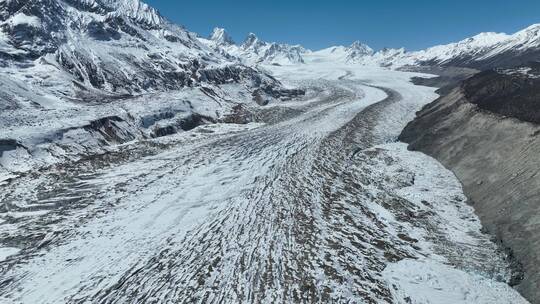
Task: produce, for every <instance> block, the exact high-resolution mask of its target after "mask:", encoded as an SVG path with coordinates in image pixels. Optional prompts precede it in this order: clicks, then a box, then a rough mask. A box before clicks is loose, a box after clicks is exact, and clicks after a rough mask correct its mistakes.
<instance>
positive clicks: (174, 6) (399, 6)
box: [146, 0, 540, 50]
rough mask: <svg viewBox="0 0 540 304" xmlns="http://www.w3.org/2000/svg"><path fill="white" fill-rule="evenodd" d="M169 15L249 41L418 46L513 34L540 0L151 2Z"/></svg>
mask: <svg viewBox="0 0 540 304" xmlns="http://www.w3.org/2000/svg"><path fill="white" fill-rule="evenodd" d="M146 2H147V3H148V4H150V5H152V6H154V7H155V8H157V9H159V11H160V12H161V14H162V15H164V16H166V17H167V18H169V19H170V20H172V21H174V22H176V23H179V24H181V25H184V26H185V27H186V28H188V29H189V30H191V31H194V32H197V33H199V34H201V35H203V36H207V35H208V34H209V33H210V32H211V31H212V28H213V27H215V26H219V27H224V28H226V29H227V30H228V32H229V33H230V34H231V35H232V37H233V38H234V39H235V40H236V41H237V42H241V41H243V40H244V38H245V36H246V35H247V33H249V32H254V33H255V34H257V36H259V37H260V38H261V39H264V40H267V41H277V42H286V43H293V44H296V43H298V44H302V45H304V46H306V47H308V48H311V49H320V48H324V47H328V46H331V45H338V44H342V45H348V44H350V43H351V42H353V41H355V40H360V41H362V42H365V43H367V44H369V45H370V46H371V47H373V48H375V49H380V48H382V47H401V46H403V47H405V48H406V49H408V50H416V49H421V48H425V47H428V46H432V45H435V44H440V43H447V42H452V41H456V40H460V39H463V38H466V37H469V36H471V35H474V34H476V33H478V32H483V31H495V32H507V33H513V32H515V31H517V30H520V29H522V28H524V27H527V26H528V25H530V24H533V23H540V0H468V1H467V0H401V1H398V0H378V1H362V0H356V1H354V0H332V1H319V0H296V1H295V0H289V1H285V0H272V1H271V0H266V1H262V0H229V1H226V0H221V1H220V0H146Z"/></svg>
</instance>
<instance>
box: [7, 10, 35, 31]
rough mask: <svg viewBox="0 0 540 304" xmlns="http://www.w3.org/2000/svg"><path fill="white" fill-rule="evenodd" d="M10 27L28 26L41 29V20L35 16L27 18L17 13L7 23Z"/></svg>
mask: <svg viewBox="0 0 540 304" xmlns="http://www.w3.org/2000/svg"><path fill="white" fill-rule="evenodd" d="M8 23H9V24H10V25H11V26H17V25H28V26H32V27H35V28H39V27H41V20H40V19H39V18H38V17H36V16H28V15H25V14H24V13H17V14H16V15H14V16H13V17H11V18H10V19H9V21H8Z"/></svg>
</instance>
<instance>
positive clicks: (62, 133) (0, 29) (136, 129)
mask: <svg viewBox="0 0 540 304" xmlns="http://www.w3.org/2000/svg"><path fill="white" fill-rule="evenodd" d="M0 87H1V93H0V110H1V112H0V130H1V134H2V135H1V138H0V139H5V140H7V142H9V143H10V144H9V145H7V146H6V147H7V148H6V149H8V150H9V151H18V152H17V153H15V152H14V153H15V154H13V155H14V157H10V158H9V160H8V158H7V156H6V155H7V154H6V153H2V151H1V149H0V175H1V173H2V171H4V169H5V168H12V167H18V166H16V165H15V166H12V164H13V162H16V163H18V162H24V163H26V164H30V167H32V166H38V164H37V163H39V164H48V163H50V162H55V161H56V160H58V159H59V158H63V157H65V156H66V155H74V154H76V155H79V154H81V153H83V152H84V153H90V151H92V153H94V152H96V151H101V148H102V147H103V146H107V145H112V144H118V143H123V142H127V141H130V140H134V139H137V138H149V137H155V136H162V135H166V134H171V133H174V132H177V131H181V130H184V129H189V128H193V127H194V126H196V125H198V124H200V123H204V122H208V121H217V120H220V119H223V117H224V116H226V115H228V114H230V113H231V112H232V111H233V108H234V107H235V106H236V105H238V104H242V103H247V104H249V103H254V104H255V102H257V103H268V102H269V101H271V100H273V99H276V98H280V97H282V96H284V95H287V96H289V95H290V94H292V93H298V92H300V91H288V90H284V89H283V88H282V87H281V84H280V83H279V81H277V80H276V79H274V78H273V77H271V76H269V75H267V74H265V73H264V72H261V71H259V70H257V69H256V68H253V67H248V66H246V65H244V64H241V63H239V62H237V61H234V60H231V59H230V58H228V57H226V56H223V55H221V54H219V53H216V52H215V51H214V50H212V49H210V48H208V47H207V46H205V45H204V44H202V43H200V42H199V40H198V39H197V35H196V34H193V33H191V32H189V31H187V30H186V29H184V28H182V27H181V26H178V25H175V24H173V23H170V22H169V21H167V20H166V19H165V18H163V17H162V16H161V15H160V14H159V13H158V12H157V11H156V10H155V9H153V8H151V7H150V6H148V5H147V4H145V3H143V2H141V1H139V0H119V1H116V0H115V1H113V0H5V1H0ZM287 96H286V97H287ZM289 97H290V96H289ZM287 98H288V97H287ZM232 101H234V102H232ZM60 146H61V147H60ZM2 149H3V148H2ZM19 168H20V167H19ZM8 171H9V169H8Z"/></svg>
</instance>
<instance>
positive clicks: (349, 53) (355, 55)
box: [313, 41, 374, 62]
mask: <svg viewBox="0 0 540 304" xmlns="http://www.w3.org/2000/svg"><path fill="white" fill-rule="evenodd" d="M373 54H374V51H373V49H372V48H370V47H369V46H368V45H366V44H363V43H361V42H360V41H355V42H354V43H353V44H351V45H350V46H333V47H329V48H326V49H322V50H320V51H316V52H313V55H314V56H318V57H327V58H328V59H330V60H336V61H344V62H357V61H361V60H362V59H363V58H365V57H370V56H372V55H373Z"/></svg>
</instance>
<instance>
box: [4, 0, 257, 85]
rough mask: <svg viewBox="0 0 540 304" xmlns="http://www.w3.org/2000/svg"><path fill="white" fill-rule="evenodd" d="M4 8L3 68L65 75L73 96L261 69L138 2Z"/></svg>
mask: <svg viewBox="0 0 540 304" xmlns="http://www.w3.org/2000/svg"><path fill="white" fill-rule="evenodd" d="M0 12H1V13H0V22H1V25H0V57H1V58H2V59H3V60H2V66H4V68H8V67H13V68H14V69H16V70H18V71H20V72H21V73H19V74H25V75H28V74H29V75H36V76H38V78H39V80H38V81H39V82H41V83H43V84H45V85H52V83H51V82H57V81H58V79H63V82H64V83H65V84H66V86H67V87H64V88H62V91H63V92H64V93H65V94H66V95H73V93H74V92H78V93H80V92H81V91H82V92H84V91H89V90H99V91H100V92H106V93H114V94H134V93H140V92H148V91H163V90H167V89H175V88H180V87H185V86H191V85H193V84H196V83H199V82H201V81H208V82H214V83H224V82H227V81H228V80H230V79H231V78H237V77H231V76H232V75H221V76H223V77H220V76H219V74H227V73H232V74H236V75H237V76H240V78H241V77H242V76H241V75H244V76H247V75H248V74H253V75H254V74H256V72H253V71H251V70H250V69H249V68H246V67H242V66H239V65H238V64H236V63H234V62H231V61H229V60H228V59H227V58H225V57H223V56H221V55H219V54H216V53H215V52H213V51H212V50H211V49H209V48H207V47H205V46H204V45H203V44H201V43H200V42H199V41H198V39H197V38H196V35H195V34H193V33H190V32H188V31H187V30H185V29H183V28H182V27H180V26H177V25H175V24H172V23H170V22H168V21H167V20H165V19H164V18H163V17H162V16H161V15H160V14H159V13H158V12H157V11H156V10H155V9H153V8H151V7H149V6H148V5H147V4H145V3H142V2H140V1H138V0H120V1H111V0H68V1H60V0H34V1H22V0H7V1H2V2H0ZM36 70H39V72H38V73H36ZM216 71H219V72H216ZM253 75H252V76H253ZM49 76H55V77H49ZM249 77H251V76H249ZM44 78H46V79H44ZM55 85H56V84H55Z"/></svg>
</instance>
